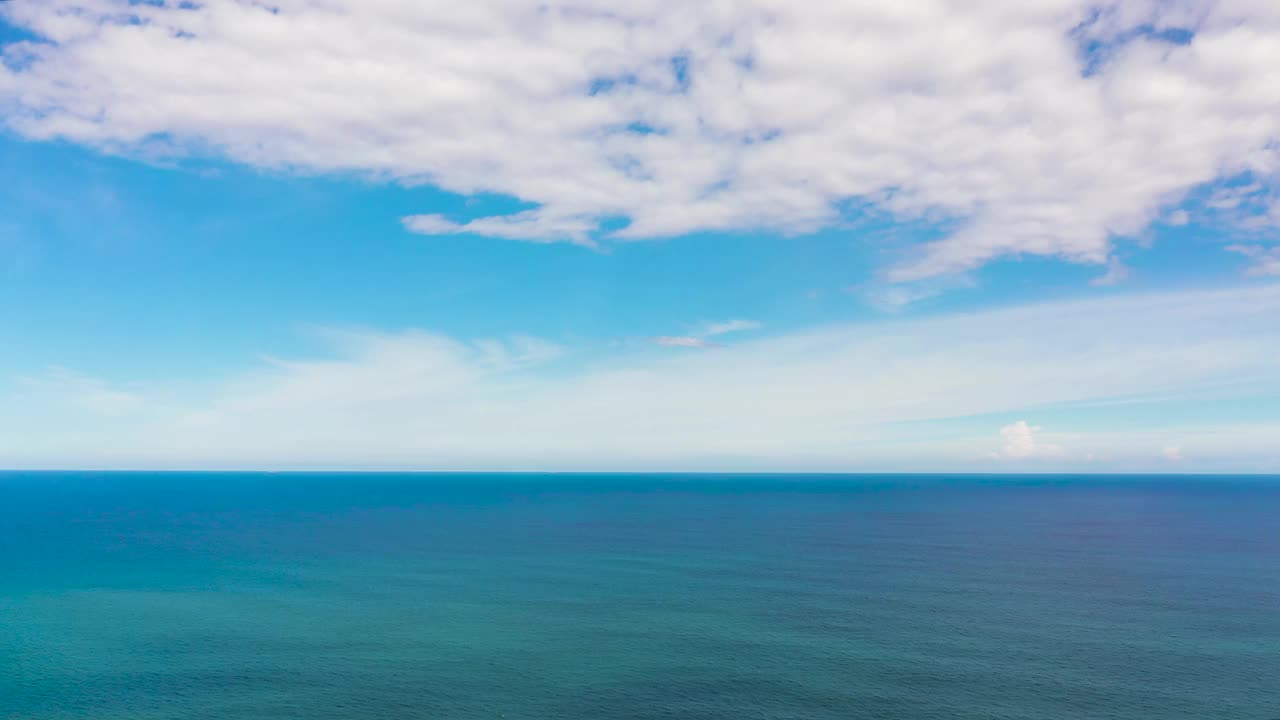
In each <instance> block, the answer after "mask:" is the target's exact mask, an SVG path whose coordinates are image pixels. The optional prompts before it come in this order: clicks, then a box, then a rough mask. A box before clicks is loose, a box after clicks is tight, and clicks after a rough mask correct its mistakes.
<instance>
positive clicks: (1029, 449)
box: [995, 420, 1066, 460]
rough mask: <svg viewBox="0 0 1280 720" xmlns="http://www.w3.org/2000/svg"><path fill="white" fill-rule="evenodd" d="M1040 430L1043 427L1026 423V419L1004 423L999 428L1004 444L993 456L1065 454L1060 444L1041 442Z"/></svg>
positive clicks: (1036, 456) (1018, 457)
mask: <svg viewBox="0 0 1280 720" xmlns="http://www.w3.org/2000/svg"><path fill="white" fill-rule="evenodd" d="M1042 430H1043V428H1041V427H1040V426H1039V425H1028V424H1027V421H1026V420H1019V421H1017V422H1015V423H1012V424H1010V425H1005V426H1004V427H1002V428H1000V437H1001V438H1003V439H1004V446H1003V447H1001V448H1000V451H999V452H998V453H996V454H995V457H999V458H1008V459H1012V460H1025V459H1027V458H1042V457H1062V456H1063V455H1065V454H1066V451H1064V450H1063V449H1062V448H1061V447H1060V446H1058V445H1054V444H1051V443H1046V442H1043V441H1042V440H1041V439H1040V433H1041V431H1042Z"/></svg>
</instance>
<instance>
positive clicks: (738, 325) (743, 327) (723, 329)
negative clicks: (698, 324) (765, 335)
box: [698, 320, 761, 337]
mask: <svg viewBox="0 0 1280 720" xmlns="http://www.w3.org/2000/svg"><path fill="white" fill-rule="evenodd" d="M760 327H761V326H760V323H758V322H755V321H754V320H726V321H725V322H719V323H707V324H706V325H705V326H704V327H703V328H702V331H701V332H700V333H698V334H699V335H701V336H703V337H715V336H717V335H728V334H729V333H736V332H745V331H747V330H758V329H760Z"/></svg>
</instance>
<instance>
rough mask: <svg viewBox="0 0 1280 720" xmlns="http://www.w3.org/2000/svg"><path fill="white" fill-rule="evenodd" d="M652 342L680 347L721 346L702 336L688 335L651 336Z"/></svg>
mask: <svg viewBox="0 0 1280 720" xmlns="http://www.w3.org/2000/svg"><path fill="white" fill-rule="evenodd" d="M651 339H652V341H653V344H655V345H661V346H663V347H680V348H710V347H721V346H720V345H718V344H716V343H713V342H709V341H707V340H706V339H704V338H700V337H691V336H688V335H659V336H657V337H655V338H651Z"/></svg>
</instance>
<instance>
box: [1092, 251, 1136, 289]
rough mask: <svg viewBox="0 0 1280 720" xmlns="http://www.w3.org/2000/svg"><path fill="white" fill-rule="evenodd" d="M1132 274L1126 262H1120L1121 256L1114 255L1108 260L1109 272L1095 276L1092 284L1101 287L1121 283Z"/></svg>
mask: <svg viewBox="0 0 1280 720" xmlns="http://www.w3.org/2000/svg"><path fill="white" fill-rule="evenodd" d="M1132 274H1133V273H1132V271H1131V270H1129V268H1128V267H1127V266H1126V265H1125V264H1124V263H1122V262H1120V258H1115V257H1113V258H1111V259H1110V260H1108V261H1107V272H1106V273H1105V274H1103V275H1100V276H1098V277H1096V278H1094V279H1093V281H1092V284H1094V285H1098V286H1101V287H1108V286H1111V285H1119V284H1120V283H1122V282H1124V281H1125V280H1128V279H1129V276H1130V275H1132Z"/></svg>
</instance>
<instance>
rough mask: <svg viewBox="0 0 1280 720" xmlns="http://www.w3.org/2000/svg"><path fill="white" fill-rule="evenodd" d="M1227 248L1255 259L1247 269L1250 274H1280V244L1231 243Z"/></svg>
mask: <svg viewBox="0 0 1280 720" xmlns="http://www.w3.org/2000/svg"><path fill="white" fill-rule="evenodd" d="M1227 249H1228V250H1230V251H1231V252H1234V253H1239V254H1241V255H1244V256H1245V257H1247V258H1249V259H1250V260H1252V261H1253V264H1252V265H1250V266H1249V268H1248V270H1246V271H1245V272H1247V273H1248V274H1249V275H1280V245H1276V246H1274V247H1267V246H1265V245H1231V246H1228V247H1227Z"/></svg>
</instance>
